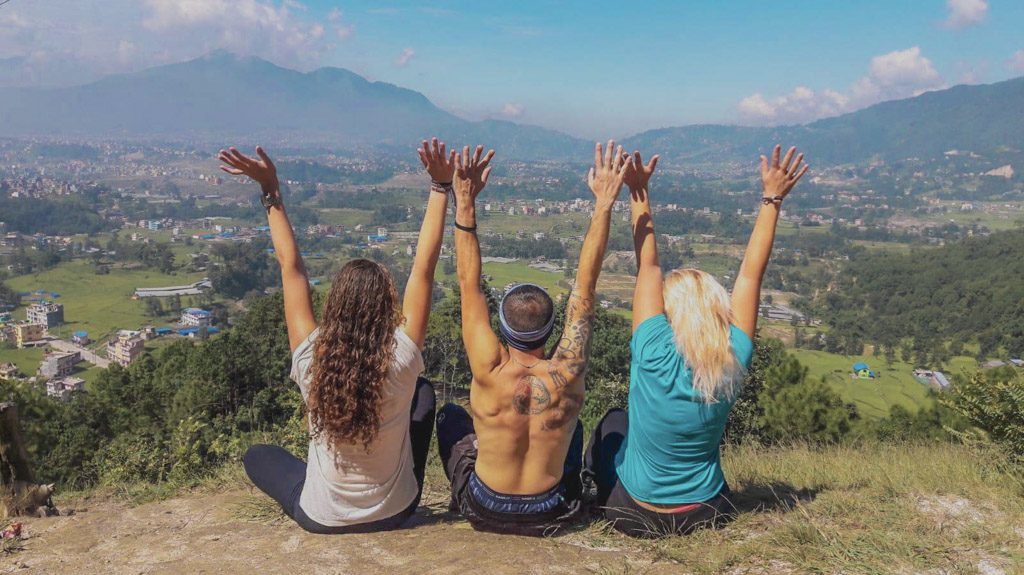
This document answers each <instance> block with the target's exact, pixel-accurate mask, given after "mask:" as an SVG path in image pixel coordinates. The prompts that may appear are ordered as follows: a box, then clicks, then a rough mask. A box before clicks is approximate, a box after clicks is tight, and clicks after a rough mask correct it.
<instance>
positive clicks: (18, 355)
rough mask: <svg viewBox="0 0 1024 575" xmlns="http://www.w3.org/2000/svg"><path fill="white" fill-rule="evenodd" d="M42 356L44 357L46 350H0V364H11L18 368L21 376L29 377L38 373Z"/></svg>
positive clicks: (31, 348) (33, 348)
mask: <svg viewBox="0 0 1024 575" xmlns="http://www.w3.org/2000/svg"><path fill="white" fill-rule="evenodd" d="M44 355H46V350H45V348H41V347H30V348H25V349H8V348H0V363H13V364H14V365H16V366H18V369H19V370H21V374H22V375H23V376H26V377H31V376H33V375H35V374H36V372H37V371H39V364H41V363H43V356H44Z"/></svg>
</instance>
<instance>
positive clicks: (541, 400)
mask: <svg viewBox="0 0 1024 575" xmlns="http://www.w3.org/2000/svg"><path fill="white" fill-rule="evenodd" d="M512 405H513V406H515V409H516V412H517V413H519V414H520V415H537V414H540V413H544V412H545V411H546V410H547V409H548V408H549V407H551V392H549V391H548V388H547V386H545V385H544V382H543V381H542V380H541V379H540V378H539V377H536V376H533V375H525V376H523V377H521V378H520V379H519V381H518V382H517V383H516V388H515V392H514V394H513V396H512Z"/></svg>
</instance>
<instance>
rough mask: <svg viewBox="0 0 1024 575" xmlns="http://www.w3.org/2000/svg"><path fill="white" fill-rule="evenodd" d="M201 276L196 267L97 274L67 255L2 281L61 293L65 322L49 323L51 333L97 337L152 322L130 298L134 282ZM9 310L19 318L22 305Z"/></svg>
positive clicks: (179, 281) (166, 282) (167, 282)
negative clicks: (52, 264) (48, 265)
mask: <svg viewBox="0 0 1024 575" xmlns="http://www.w3.org/2000/svg"><path fill="white" fill-rule="evenodd" d="M202 277H203V274H197V273H177V274H175V275H170V274H162V273H160V272H157V271H149V270H122V269H118V268H114V269H112V270H111V271H110V273H109V274H103V275H100V274H97V273H95V271H94V270H93V267H92V265H91V264H90V263H88V262H85V261H73V262H67V263H63V264H60V265H59V266H57V267H55V268H53V269H49V270H46V271H43V272H40V273H35V274H29V275H23V276H17V277H14V278H11V279H9V280H6V283H7V284H8V285H9V286H11V288H12V289H14V290H16V291H19V292H33V291H35V290H38V289H44V290H47V291H50V292H57V293H59V294H60V296H61V297H60V299H58V300H56V301H58V302H59V303H62V304H64V318H65V320H66V321H67V323H66V324H65V325H63V326H61V327H58V328H54V329H52V330H51V333H52V334H54V335H56V336H58V337H60V338H62V339H70V337H71V334H72V333H74V332H76V331H87V332H89V337H91V338H92V339H93V340H96V341H99V340H102V339H103V338H105V337H106V336H108V335H110V334H111V333H113V332H114V331H116V330H118V329H138V328H139V327H141V326H144V325H148V324H150V323H151V322H153V319H152V318H149V317H148V316H146V313H145V308H144V306H143V303H142V302H141V301H136V300H132V293H134V291H135V288H140V287H162V286H173V285H185V284H190V283H193V282H196V281H199V280H200V279H202ZM15 316H16V317H19V318H24V317H25V311H24V309H21V310H19V311H17V312H16V314H15Z"/></svg>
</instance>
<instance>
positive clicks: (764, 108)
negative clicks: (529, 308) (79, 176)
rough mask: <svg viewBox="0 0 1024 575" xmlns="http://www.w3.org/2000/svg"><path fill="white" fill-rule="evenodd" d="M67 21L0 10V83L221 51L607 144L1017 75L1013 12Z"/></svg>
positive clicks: (165, 1)
mask: <svg viewBox="0 0 1024 575" xmlns="http://www.w3.org/2000/svg"><path fill="white" fill-rule="evenodd" d="M76 4H82V3H81V2H76V1H74V0H49V1H48V2H35V1H29V0H12V2H10V3H9V4H8V5H7V6H4V7H0V84H3V83H6V84H22V85H24V84H29V85H32V84H39V85H45V84H54V83H61V82H68V81H73V80H75V81H85V80H88V79H90V77H91V76H99V75H102V74H107V73H114V72H120V71H129V70H133V69H139V68H143V67H146V66H149V65H154V64H159V63H164V62H170V61H177V60H183V59H186V58H189V57H193V56H196V55H199V54H201V53H203V52H204V51H210V50H212V49H216V48H226V49H229V50H232V51H235V52H239V53H244V54H255V55H258V56H261V57H265V58H267V59H269V60H272V61H274V62H276V63H279V64H282V65H286V66H289V67H295V68H300V69H312V68H315V67H318V66H323V65H333V66H342V67H346V68H349V69H352V70H354V71H356V72H358V73H360V74H363V75H365V76H367V77H369V78H371V79H374V80H381V81H386V82H391V83H394V84H398V85H401V86H405V87H408V88H412V89H415V90H418V91H421V92H423V93H424V94H426V95H427V96H428V97H429V98H430V99H431V100H433V101H434V102H435V103H437V104H438V105H440V106H442V107H443V108H445V109H448V110H450V111H453V112H455V113H457V114H459V115H462V116H465V117H468V118H483V117H494V118H506V119H510V120H513V121H519V122H527V123H532V124H538V125H543V126H547V127H552V128H556V129H559V130H563V131H566V132H570V133H573V134H577V135H582V136H588V137H598V136H605V135H609V136H617V137H619V136H623V135H628V134H631V133H634V132H637V131H641V130H644V129H649V128H654V127H663V126H670V125H682V124H689V123H703V122H725V123H742V124H778V123H790V122H803V121H809V120H813V119H815V118H818V117H823V116H828V115H834V114H837V113H842V112H846V111H850V110H854V109H858V108H861V107H864V106H866V105H870V104H873V103H875V102H877V101H880V100H884V99H891V98H898V97H907V96H912V95H914V94H917V93H920V92H921V91H925V90H930V89H937V88H942V87H946V86H951V85H954V84H958V83H964V82H969V83H977V82H993V81H998V80H1002V79H1006V78H1010V77H1014V76H1019V75H1022V74H1024V34H1022V33H1021V31H1022V30H1024V2H1021V1H1020V0H915V1H909V0H903V1H894V0H889V1H881V0H860V1H858V2H833V1H829V2H826V1H820V0H819V1H804V0H791V1H788V2H771V3H768V2H755V1H748V0H743V1H719V2H696V1H686V2H684V1H676V2H669V1H648V2H607V1H587V2H582V1H571V2H570V1H566V2H553V1H552V2H540V1H520V2H480V1H479V0H477V1H474V2H446V3H436V4H431V5H427V4H424V3H423V2H411V1H409V2H365V1H342V2H338V1H324V0H301V2H299V1H294V0H286V1H284V2H282V1H281V0H105V2H104V3H103V4H101V5H99V6H102V8H97V4H93V3H87V4H92V6H90V7H89V8H88V9H85V8H81V7H76V6H75V5H76ZM68 26H70V27H71V28H72V29H71V30H70V31H68V30H67V27H68ZM61 37H70V40H69V39H64V40H62V39H61ZM71 41H74V42H75V46H76V47H74V48H71V47H69V45H68V43H69V42H71ZM60 54H64V56H63V57H58V55H60ZM4 62H6V70H5V69H4V67H3V66H4Z"/></svg>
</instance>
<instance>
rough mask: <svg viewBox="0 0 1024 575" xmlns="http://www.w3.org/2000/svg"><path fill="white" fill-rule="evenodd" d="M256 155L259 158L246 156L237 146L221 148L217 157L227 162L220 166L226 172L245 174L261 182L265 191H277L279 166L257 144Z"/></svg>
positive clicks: (233, 174) (234, 174)
mask: <svg viewBox="0 0 1024 575" xmlns="http://www.w3.org/2000/svg"><path fill="white" fill-rule="evenodd" d="M256 155H257V156H259V158H258V159H257V158H252V157H249V156H246V155H245V154H243V153H241V152H239V151H238V150H237V149H235V148H229V149H228V150H227V151H224V150H221V151H220V154H218V156H217V157H218V158H220V161H222V162H224V163H225V164H227V165H224V166H221V167H220V169H222V170H224V171H225V172H227V173H229V174H231V175H232V176H241V175H243V174H244V175H246V176H249V177H250V178H252V179H253V180H255V181H256V182H257V183H259V185H260V186H262V187H263V190H264V191H268V190H275V191H276V190H277V187H278V182H277V167H276V166H274V162H273V161H272V160H271V159H270V156H268V155H267V153H266V152H264V151H263V148H261V147H260V146H256Z"/></svg>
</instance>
